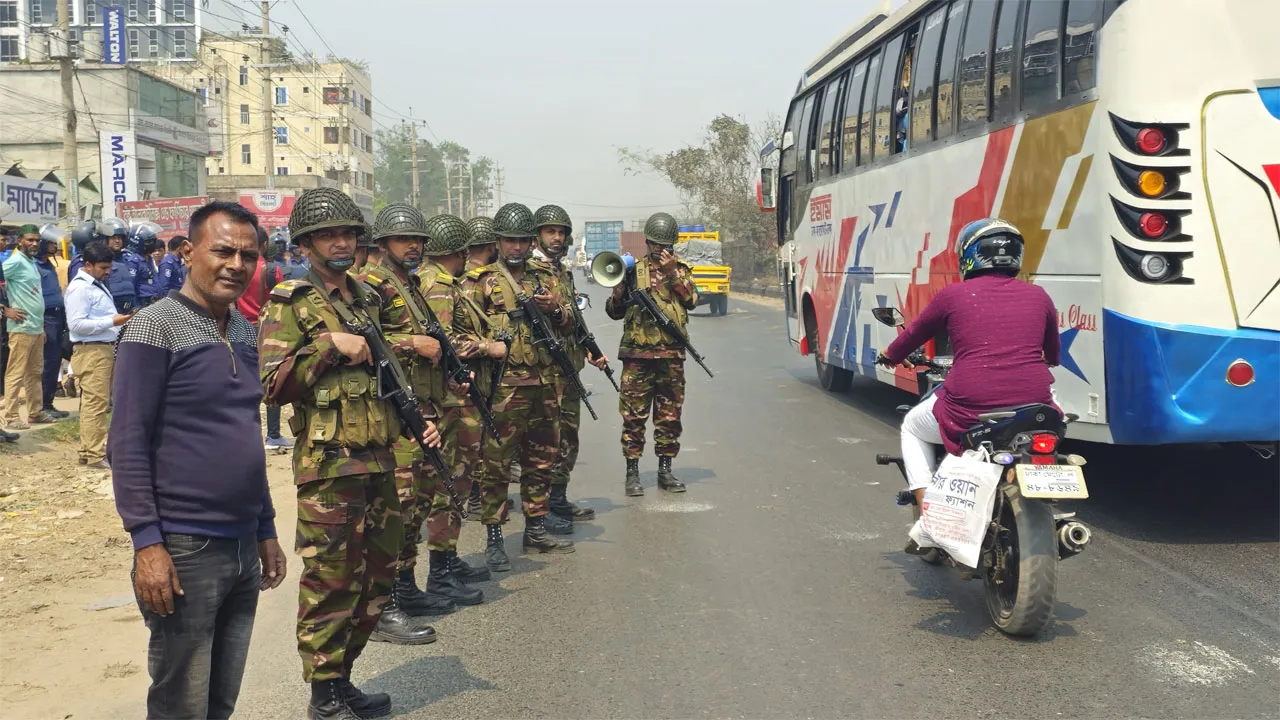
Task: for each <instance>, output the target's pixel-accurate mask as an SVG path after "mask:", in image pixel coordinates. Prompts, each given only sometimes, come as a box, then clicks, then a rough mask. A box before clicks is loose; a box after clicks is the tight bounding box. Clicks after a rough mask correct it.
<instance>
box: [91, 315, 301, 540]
mask: <svg viewBox="0 0 1280 720" xmlns="http://www.w3.org/2000/svg"><path fill="white" fill-rule="evenodd" d="M227 340H229V342H230V344H229V345H228V343H227V342H226V341H224V340H223V338H222V335H221V333H219V331H218V323H217V322H216V321H215V320H214V319H213V317H212V316H210V315H209V314H208V313H207V312H206V311H205V310H204V309H203V308H201V307H200V306H199V305H196V304H195V303H193V302H191V301H190V300H188V299H187V298H185V297H183V296H182V295H179V294H178V293H176V292H174V293H170V295H169V297H167V298H164V299H163V300H160V301H159V302H157V303H155V304H153V305H150V306H148V307H146V308H143V309H142V310H141V311H139V312H138V314H137V315H136V316H134V318H133V319H132V320H130V321H129V322H128V323H127V324H126V325H125V326H124V332H123V333H122V334H121V336H120V341H119V344H118V345H117V346H116V366H115V386H114V393H115V411H114V413H113V414H112V416H111V429H110V432H109V434H108V436H107V437H108V439H109V443H108V446H107V454H108V456H109V458H110V461H111V479H112V482H113V484H114V485H115V491H116V510H117V511H118V512H119V513H120V517H121V519H122V520H124V527H125V530H128V531H129V532H130V533H131V534H132V535H133V546H134V548H135V549H140V548H144V547H147V546H148V545H155V544H158V543H160V542H163V541H164V537H163V535H164V533H181V534H186V535H199V536H202V537H219V538H242V537H246V536H256V537H257V539H258V540H262V539H265V538H271V537H275V536H276V529H275V515H276V513H275V508H274V507H272V505H271V494H270V492H268V489H267V464H266V463H267V459H266V454H265V452H264V450H263V447H262V423H261V420H260V418H259V414H258V405H259V403H261V402H262V382H261V380H259V378H258V350H257V337H256V335H255V334H254V330H253V326H252V325H250V324H249V322H248V321H247V320H245V319H244V316H242V315H241V314H240V313H238V312H236V310H235V309H234V308H232V309H231V311H230V318H229V319H228V321H227Z"/></svg>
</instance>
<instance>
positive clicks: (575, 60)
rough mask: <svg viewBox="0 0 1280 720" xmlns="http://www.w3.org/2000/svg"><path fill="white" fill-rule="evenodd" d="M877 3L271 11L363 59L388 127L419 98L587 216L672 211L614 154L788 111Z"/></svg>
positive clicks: (443, 136) (610, 1) (321, 1)
mask: <svg viewBox="0 0 1280 720" xmlns="http://www.w3.org/2000/svg"><path fill="white" fill-rule="evenodd" d="M877 4H878V3H877V1H876V0H773V1H772V2H764V1H762V0H678V1H676V0H647V1H641V0H625V1H624V0H594V1H587V0H522V1H517V0H503V1H492V2H486V1H479V0H455V1H454V2H436V1H435V0H430V1H428V0H361V1H360V2H353V1H352V0H284V1H283V2H280V3H279V4H278V5H276V6H275V7H274V9H273V10H272V19H273V20H277V19H278V20H280V21H281V22H284V23H286V24H287V25H288V26H289V29H290V32H291V33H292V34H293V35H294V36H295V40H297V41H299V42H300V43H301V44H302V45H305V46H307V47H308V48H311V49H313V50H315V51H316V52H317V53H318V54H320V55H323V54H324V53H325V52H326V51H325V49H324V46H323V45H322V44H321V42H320V41H319V40H317V39H316V37H315V35H314V34H313V33H312V32H311V29H310V28H309V27H307V24H306V22H305V21H304V20H303V18H302V15H301V14H300V11H301V12H305V14H306V16H307V18H309V19H310V20H311V22H312V23H314V24H315V26H316V29H317V30H318V31H319V34H320V36H322V37H323V38H324V40H325V41H327V42H328V44H329V45H330V46H331V47H332V48H333V50H334V51H335V52H337V53H338V54H340V55H345V56H350V57H353V58H360V59H363V60H366V61H368V62H369V64H370V70H371V72H372V75H373V83H374V87H373V94H374V97H375V98H377V100H380V101H381V102H375V105H374V110H375V118H376V119H377V120H379V121H380V122H381V123H382V124H383V125H391V124H394V123H397V122H399V121H400V118H399V117H398V116H396V115H395V114H393V113H395V112H398V113H408V111H409V108H410V107H412V108H413V114H414V115H415V116H416V117H419V118H423V119H425V120H426V121H427V122H428V123H429V124H430V126H431V130H432V131H434V135H435V138H438V139H440V140H453V141H456V142H459V143H462V144H463V145H465V146H467V147H468V148H470V149H471V151H472V153H473V157H475V156H478V155H488V156H490V157H492V158H494V159H495V160H496V161H497V162H498V163H499V164H500V165H502V167H503V169H504V171H505V176H506V183H505V193H504V199H506V200H507V201H510V200H518V201H520V202H524V203H526V204H528V205H530V206H531V207H535V208H536V207H537V206H538V205H541V204H544V203H546V202H555V203H557V204H560V205H564V206H565V207H566V208H567V209H568V210H569V212H570V213H571V214H572V216H573V217H574V219H575V220H576V221H578V222H579V223H581V222H582V221H584V220H588V219H622V220H630V219H633V218H638V217H643V216H645V215H647V214H649V213H651V212H656V211H657V210H660V209H669V210H673V209H678V203H677V196H676V194H675V192H674V191H673V190H671V189H670V187H669V186H668V185H666V183H665V182H663V181H662V180H660V179H657V178H655V177H652V176H641V177H636V176H627V175H625V174H624V173H623V170H622V166H621V165H620V164H619V163H618V154H617V150H616V148H617V147H619V146H627V147H633V148H635V147H639V148H650V149H654V150H661V151H665V150H669V149H674V148H677V147H680V146H682V145H684V144H687V143H691V142H696V141H697V140H698V139H699V137H700V136H701V132H702V128H704V127H705V126H706V124H707V123H708V122H709V121H710V120H711V119H712V118H714V117H715V116H716V115H717V114H720V113H726V114H730V115H733V116H735V117H740V118H744V119H746V120H748V121H750V122H755V121H758V120H760V119H762V118H765V117H766V116H767V115H768V114H770V113H773V114H777V115H779V116H782V115H784V114H785V112H786V108H787V103H788V101H789V99H790V96H791V93H792V91H794V89H795V86H796V82H797V81H798V80H799V77H800V74H801V72H802V70H803V69H804V67H805V65H806V64H807V63H808V62H809V61H810V60H811V59H812V58H813V57H815V56H816V55H817V54H818V53H819V52H820V51H821V50H823V49H824V48H825V47H826V46H827V45H828V44H829V43H831V42H833V41H834V40H835V38H836V37H837V36H839V35H840V34H842V33H843V32H845V31H846V30H847V29H848V28H849V27H850V26H851V25H852V24H853V23H854V22H856V21H857V20H859V19H861V18H862V17H863V16H864V15H865V14H866V13H867V12H868V11H869V10H870V8H872V7H874V6H876V5H877ZM900 4H902V3H901V2H900V1H899V2H896V3H895V6H897V5H900ZM251 5H257V3H251ZM383 103H385V104H383ZM388 106H390V107H388ZM392 108H394V111H393V110H392ZM426 137H428V138H429V139H430V138H431V137H432V136H431V135H430V134H426Z"/></svg>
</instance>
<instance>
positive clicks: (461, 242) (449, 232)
mask: <svg viewBox="0 0 1280 720" xmlns="http://www.w3.org/2000/svg"><path fill="white" fill-rule="evenodd" d="M470 240H471V233H470V232H469V231H468V230H467V224H466V223H464V222H462V219H461V218H459V217H457V216H456V215H435V216H433V217H431V218H430V219H428V220H427V244H426V247H424V248H423V250H422V252H423V253H425V254H427V255H430V256H432V257H437V256H440V255H448V254H450V253H456V252H461V251H462V250H465V249H466V248H467V243H468V242H470Z"/></svg>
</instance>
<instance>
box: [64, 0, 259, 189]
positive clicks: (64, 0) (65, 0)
mask: <svg viewBox="0 0 1280 720" xmlns="http://www.w3.org/2000/svg"><path fill="white" fill-rule="evenodd" d="M65 1H66V0H64V2H65ZM261 5H262V45H261V48H262V52H261V55H262V68H261V69H262V172H263V174H265V175H266V176H267V189H268V190H271V189H274V188H275V186H276V178H275V174H276V171H275V156H276V153H275V134H276V131H275V126H274V124H273V123H272V112H271V110H272V103H273V101H274V100H275V98H273V97H272V96H271V92H272V91H271V68H270V67H268V65H270V63H271V47H270V43H271V40H270V38H271V3H270V2H269V0H262V3H261Z"/></svg>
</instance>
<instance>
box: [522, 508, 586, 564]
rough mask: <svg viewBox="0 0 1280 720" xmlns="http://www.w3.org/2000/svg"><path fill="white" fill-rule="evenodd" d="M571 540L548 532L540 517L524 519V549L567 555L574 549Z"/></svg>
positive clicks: (526, 550)
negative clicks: (560, 538)
mask: <svg viewBox="0 0 1280 720" xmlns="http://www.w3.org/2000/svg"><path fill="white" fill-rule="evenodd" d="M574 549H575V548H574V547H573V542H572V541H571V540H558V539H556V538H553V537H551V536H550V535H548V534H547V528H546V527H545V526H544V525H543V519H542V518H540V517H526V518H525V519H524V551H525V552H529V551H530V550H536V551H538V552H540V553H552V554H554V555H566V554H568V553H571V552H573V551H574Z"/></svg>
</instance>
